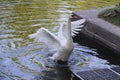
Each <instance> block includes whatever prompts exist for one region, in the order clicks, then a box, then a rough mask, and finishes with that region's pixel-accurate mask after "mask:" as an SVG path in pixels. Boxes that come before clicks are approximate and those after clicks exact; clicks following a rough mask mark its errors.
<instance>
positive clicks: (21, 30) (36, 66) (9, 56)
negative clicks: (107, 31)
mask: <svg viewBox="0 0 120 80" xmlns="http://www.w3.org/2000/svg"><path fill="white" fill-rule="evenodd" d="M116 2H118V1H117V0H0V80H70V79H72V75H71V72H70V70H69V69H72V70H74V71H76V70H87V69H91V68H92V69H97V68H105V67H107V68H109V67H111V65H112V64H111V65H109V61H107V60H105V59H101V58H98V57H96V55H99V54H98V53H97V49H94V48H90V47H87V46H82V45H80V44H75V48H74V51H73V53H72V56H71V57H70V59H69V65H70V67H69V68H61V67H54V68H48V67H46V66H45V63H46V62H47V57H48V55H49V54H51V53H50V52H49V50H48V49H47V48H46V47H45V46H44V45H43V44H42V43H34V42H33V40H30V39H29V38H28V35H29V34H32V33H34V32H35V31H36V30H37V29H39V28H40V27H45V28H48V29H49V30H50V31H52V32H57V29H58V27H59V26H60V24H62V23H64V22H66V21H67V18H68V16H69V15H70V14H71V12H73V11H78V10H84V9H93V8H98V7H105V6H110V5H114V4H116Z"/></svg>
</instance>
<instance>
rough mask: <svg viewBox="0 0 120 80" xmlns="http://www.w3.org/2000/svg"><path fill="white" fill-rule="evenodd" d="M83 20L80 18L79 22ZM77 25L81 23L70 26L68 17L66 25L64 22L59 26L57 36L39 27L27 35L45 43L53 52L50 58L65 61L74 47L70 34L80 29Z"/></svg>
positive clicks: (72, 34)
mask: <svg viewBox="0 0 120 80" xmlns="http://www.w3.org/2000/svg"><path fill="white" fill-rule="evenodd" d="M84 22H85V20H81V23H79V24H83V23H84ZM79 27H83V25H76V26H72V28H71V18H69V20H68V25H65V24H64V25H63V26H61V27H60V28H59V32H58V36H56V35H54V34H53V33H51V32H50V31H48V30H47V29H45V28H40V29H39V30H38V31H37V32H36V33H34V34H31V35H29V37H30V38H35V41H37V42H44V43H46V44H47V45H48V47H49V48H50V50H52V51H54V52H55V53H54V54H53V56H52V57H51V59H53V60H55V61H64V62H66V61H67V60H68V58H69V56H70V54H71V53H72V50H73V48H74V45H73V39H72V36H75V34H76V33H77V31H80V30H81V29H79ZM75 30H76V31H75ZM73 32H74V33H73Z"/></svg>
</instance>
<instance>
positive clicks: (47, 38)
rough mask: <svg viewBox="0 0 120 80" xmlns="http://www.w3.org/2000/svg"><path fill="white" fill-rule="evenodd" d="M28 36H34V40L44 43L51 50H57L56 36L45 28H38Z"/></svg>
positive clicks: (57, 41)
mask: <svg viewBox="0 0 120 80" xmlns="http://www.w3.org/2000/svg"><path fill="white" fill-rule="evenodd" d="M29 37H30V38H34V39H35V41H36V42H43V43H45V44H46V45H47V46H48V47H49V48H50V50H51V51H57V49H58V47H59V46H60V42H59V40H58V37H57V36H55V35H54V34H53V33H51V32H50V31H48V30H47V29H45V28H40V29H39V30H38V31H37V32H36V33H34V34H31V35H29Z"/></svg>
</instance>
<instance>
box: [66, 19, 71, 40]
mask: <svg viewBox="0 0 120 80" xmlns="http://www.w3.org/2000/svg"><path fill="white" fill-rule="evenodd" d="M67 28H68V29H67V30H68V38H69V39H71V38H72V34H71V19H70V18H69V19H68V26H67Z"/></svg>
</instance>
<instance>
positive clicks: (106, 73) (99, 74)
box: [74, 67, 120, 80]
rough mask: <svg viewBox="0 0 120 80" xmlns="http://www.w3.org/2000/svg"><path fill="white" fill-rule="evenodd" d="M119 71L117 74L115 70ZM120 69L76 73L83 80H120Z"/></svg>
mask: <svg viewBox="0 0 120 80" xmlns="http://www.w3.org/2000/svg"><path fill="white" fill-rule="evenodd" d="M116 69H117V70H118V71H117V72H116V71H115V70H116ZM119 73H120V67H115V68H111V69H108V68H106V69H97V70H90V71H82V72H74V75H75V76H77V77H78V78H79V79H81V80H120V75H119Z"/></svg>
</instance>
